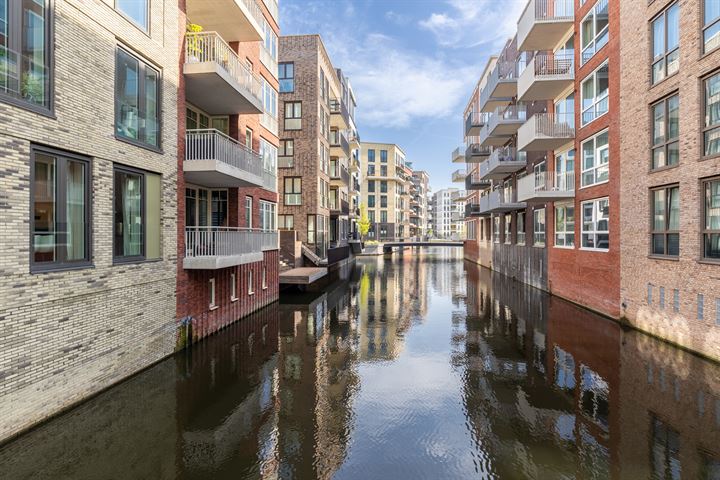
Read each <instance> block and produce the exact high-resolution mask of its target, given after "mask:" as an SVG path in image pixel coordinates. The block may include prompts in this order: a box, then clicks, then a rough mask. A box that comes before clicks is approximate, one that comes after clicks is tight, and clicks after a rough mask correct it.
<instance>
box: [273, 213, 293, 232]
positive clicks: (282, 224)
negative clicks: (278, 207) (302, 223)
mask: <svg viewBox="0 0 720 480" xmlns="http://www.w3.org/2000/svg"><path fill="white" fill-rule="evenodd" d="M288 219H289V220H290V224H291V225H290V226H288ZM277 222H278V230H295V216H294V215H293V214H292V213H279V214H278V216H277Z"/></svg>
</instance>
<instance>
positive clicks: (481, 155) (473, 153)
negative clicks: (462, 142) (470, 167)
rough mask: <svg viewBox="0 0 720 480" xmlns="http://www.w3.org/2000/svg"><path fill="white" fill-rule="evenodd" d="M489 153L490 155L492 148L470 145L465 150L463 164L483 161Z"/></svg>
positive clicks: (475, 144) (477, 144)
mask: <svg viewBox="0 0 720 480" xmlns="http://www.w3.org/2000/svg"><path fill="white" fill-rule="evenodd" d="M490 153H492V148H490V147H488V146H483V145H480V144H479V143H471V144H470V145H468V146H467V148H466V149H465V163H480V162H482V161H483V160H485V159H486V158H487V157H488V156H489V155H490Z"/></svg>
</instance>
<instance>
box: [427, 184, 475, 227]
mask: <svg viewBox="0 0 720 480" xmlns="http://www.w3.org/2000/svg"><path fill="white" fill-rule="evenodd" d="M466 196H467V194H466V193H465V192H464V191H463V190H458V189H457V188H444V189H441V190H438V191H437V192H435V193H434V194H433V196H432V207H433V212H432V218H433V235H434V236H435V238H442V239H446V240H461V239H463V238H464V236H465V227H464V221H463V220H464V211H465V203H464V202H465V198H466Z"/></svg>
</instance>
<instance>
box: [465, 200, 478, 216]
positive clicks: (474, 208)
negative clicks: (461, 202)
mask: <svg viewBox="0 0 720 480" xmlns="http://www.w3.org/2000/svg"><path fill="white" fill-rule="evenodd" d="M479 216H481V213H480V204H479V203H466V204H465V218H470V217H479Z"/></svg>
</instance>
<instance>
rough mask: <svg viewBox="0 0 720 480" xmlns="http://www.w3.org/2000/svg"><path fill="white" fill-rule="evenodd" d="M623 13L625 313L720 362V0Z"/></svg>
mask: <svg viewBox="0 0 720 480" xmlns="http://www.w3.org/2000/svg"><path fill="white" fill-rule="evenodd" d="M616 12H617V15H618V16H619V19H620V20H619V27H617V28H616V30H615V31H616V32H618V33H619V35H620V36H621V38H622V42H621V45H620V49H619V57H620V58H621V62H622V63H623V65H622V67H623V70H622V71H623V75H622V76H621V78H620V91H621V92H622V95H623V104H622V109H621V110H620V128H619V135H620V139H619V141H620V151H621V152H622V154H623V161H622V163H620V164H618V169H619V172H618V173H620V174H621V175H618V179H619V182H620V198H621V201H622V203H621V205H620V219H621V220H620V222H621V223H620V227H619V230H620V242H621V252H622V257H621V265H622V280H621V299H622V308H623V310H622V314H623V316H624V317H625V318H626V319H627V320H628V321H629V323H630V324H632V325H633V326H635V327H637V328H640V329H642V330H645V331H648V332H651V333H652V334H654V335H656V336H658V337H661V338H664V339H666V340H669V341H671V342H673V343H675V344H678V345H682V346H683V347H686V348H689V349H691V350H694V351H697V352H700V353H702V354H704V355H706V356H709V357H711V358H713V359H715V360H720V48H718V47H720V2H717V1H712V0H686V1H674V2H673V1H662V2H661V1H657V0H656V1H654V2H650V3H644V2H643V3H642V4H641V5H631V4H629V3H625V2H621V4H620V9H619V10H616V11H611V15H612V14H613V13H616ZM611 18H612V17H611ZM612 25H613V23H612V22H611V27H612ZM613 33H614V32H613V30H611V32H610V34H611V35H612V34H613ZM611 88H612V84H611ZM611 108H612V104H611ZM611 169H612V164H611ZM611 173H612V170H611Z"/></svg>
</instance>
